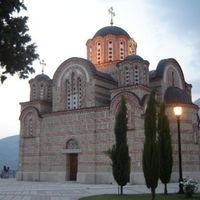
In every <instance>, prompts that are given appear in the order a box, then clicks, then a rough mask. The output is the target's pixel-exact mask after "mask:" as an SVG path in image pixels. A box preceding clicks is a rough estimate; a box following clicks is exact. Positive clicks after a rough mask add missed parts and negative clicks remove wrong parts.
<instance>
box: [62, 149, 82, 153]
mask: <svg viewBox="0 0 200 200" xmlns="http://www.w3.org/2000/svg"><path fill="white" fill-rule="evenodd" d="M61 153H63V154H71V153H81V149H61Z"/></svg>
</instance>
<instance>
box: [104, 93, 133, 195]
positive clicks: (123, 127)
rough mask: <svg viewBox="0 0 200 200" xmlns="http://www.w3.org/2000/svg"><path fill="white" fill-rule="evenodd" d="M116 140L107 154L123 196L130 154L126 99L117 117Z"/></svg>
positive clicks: (123, 100)
mask: <svg viewBox="0 0 200 200" xmlns="http://www.w3.org/2000/svg"><path fill="white" fill-rule="evenodd" d="M114 132H115V140H116V143H115V144H114V145H113V147H112V149H111V150H108V152H107V154H108V155H109V157H110V158H111V160H112V171H113V176H114V179H115V181H116V182H117V184H118V185H119V186H120V194H121V195H123V186H125V185H126V184H127V182H128V180H129V174H130V169H129V153H128V145H127V108H126V102H125V99H124V97H122V99H121V103H120V106H119V108H118V111H117V114H116V117H115V129H114Z"/></svg>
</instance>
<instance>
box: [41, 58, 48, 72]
mask: <svg viewBox="0 0 200 200" xmlns="http://www.w3.org/2000/svg"><path fill="white" fill-rule="evenodd" d="M40 65H41V66H42V73H44V67H45V66H46V65H47V64H46V63H45V62H44V60H40Z"/></svg>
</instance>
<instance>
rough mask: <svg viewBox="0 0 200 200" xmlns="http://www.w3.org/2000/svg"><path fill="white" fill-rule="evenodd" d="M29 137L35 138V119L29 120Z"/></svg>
mask: <svg viewBox="0 0 200 200" xmlns="http://www.w3.org/2000/svg"><path fill="white" fill-rule="evenodd" d="M28 135H29V136H33V119H32V118H30V119H29V123H28Z"/></svg>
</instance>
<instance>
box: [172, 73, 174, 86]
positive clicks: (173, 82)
mask: <svg viewBox="0 0 200 200" xmlns="http://www.w3.org/2000/svg"><path fill="white" fill-rule="evenodd" d="M172 86H174V72H172Z"/></svg>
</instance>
